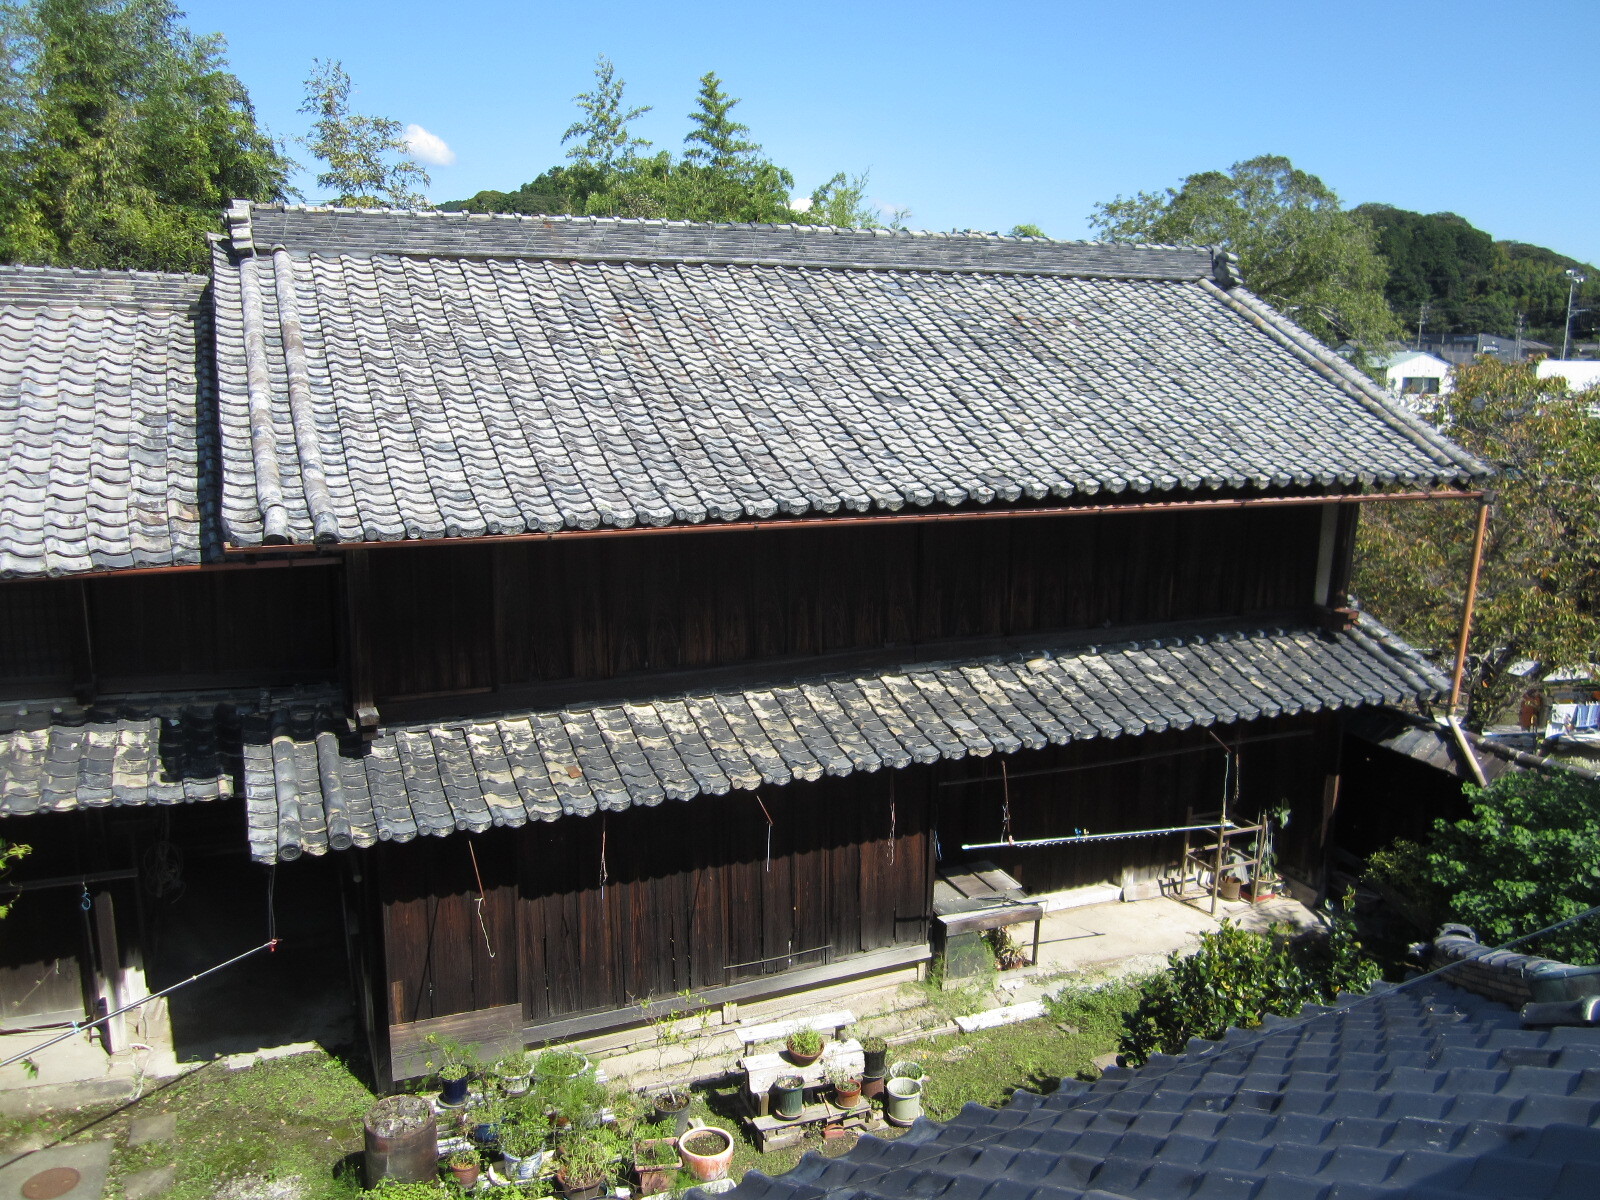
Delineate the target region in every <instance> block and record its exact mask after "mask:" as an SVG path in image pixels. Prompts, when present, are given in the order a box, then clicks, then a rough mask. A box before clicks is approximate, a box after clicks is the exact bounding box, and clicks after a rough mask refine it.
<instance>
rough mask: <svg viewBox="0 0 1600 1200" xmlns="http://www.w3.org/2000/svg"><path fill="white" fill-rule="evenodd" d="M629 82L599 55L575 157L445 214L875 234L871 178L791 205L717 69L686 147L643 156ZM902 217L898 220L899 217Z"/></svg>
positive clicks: (581, 98)
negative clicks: (817, 227) (632, 128)
mask: <svg viewBox="0 0 1600 1200" xmlns="http://www.w3.org/2000/svg"><path fill="white" fill-rule="evenodd" d="M623 88H624V84H623V81H622V80H620V79H618V78H616V72H615V68H614V67H613V65H612V63H611V61H610V60H609V59H608V58H606V57H605V56H604V55H602V56H601V57H600V59H599V61H598V63H597V65H596V68H595V84H594V88H593V90H592V91H588V92H581V93H579V95H578V96H577V97H575V99H576V101H577V104H578V107H579V110H580V113H581V115H580V117H579V119H578V120H577V121H576V122H574V123H573V124H572V125H571V126H570V127H569V128H568V129H567V131H566V134H565V135H564V136H563V138H562V140H563V141H576V142H577V144H576V145H574V146H572V147H571V148H569V149H568V151H567V157H568V158H569V159H570V160H571V162H570V163H568V164H567V165H565V166H558V167H552V168H550V170H548V171H545V172H544V173H543V174H542V175H540V176H539V177H538V178H536V179H534V180H531V181H530V182H528V183H525V184H523V185H522V186H521V187H520V188H517V189H515V190H514V191H509V192H505V191H494V190H485V191H481V192H479V193H478V194H477V195H475V196H472V197H471V198H470V199H467V200H453V201H450V202H449V203H446V204H442V205H440V207H441V208H442V209H444V210H445V211H448V212H480V213H489V212H512V213H527V214H540V213H549V214H570V215H577V216H594V217H655V218H663V219H667V220H674V221H753V222H785V223H800V224H825V225H841V226H851V227H857V228H874V227H877V226H878V225H879V224H880V222H879V220H878V215H877V211H876V209H875V208H874V207H873V206H872V205H871V204H870V203H869V202H868V201H867V199H866V183H867V177H866V175H865V174H864V173H863V174H860V175H854V176H851V175H846V174H844V173H842V172H841V173H840V174H837V175H835V176H833V177H832V178H831V179H829V180H828V181H827V182H826V183H824V184H822V185H821V186H820V187H818V188H817V189H816V190H815V191H813V192H812V193H811V202H810V205H809V206H804V207H805V211H800V210H797V209H793V208H790V207H789V204H790V192H791V191H792V190H793V188H794V177H793V176H792V175H791V174H790V173H789V172H788V171H786V170H784V169H783V168H782V167H780V166H778V165H777V164H776V163H774V162H772V161H771V160H770V159H768V158H766V157H765V156H764V155H763V154H762V152H761V147H760V145H758V144H757V143H756V142H754V141H752V140H751V139H750V138H749V136H748V135H749V133H750V129H749V127H748V126H747V125H745V124H743V123H742V122H740V121H738V120H736V119H735V118H734V116H733V110H734V108H735V106H736V105H738V103H739V100H738V99H737V98H736V97H733V96H730V95H729V94H728V93H727V92H726V91H724V90H723V86H722V80H720V79H719V78H718V77H717V75H716V73H715V72H708V73H707V74H706V75H704V76H702V77H701V79H700V91H699V94H698V96H697V98H696V105H695V110H694V112H692V113H690V114H689V122H690V130H689V133H688V136H686V137H685V138H684V147H685V148H684V151H683V153H682V155H681V156H680V157H678V158H674V157H673V156H672V154H671V153H670V152H668V151H661V152H659V153H656V154H651V155H641V154H639V153H638V151H640V150H644V149H646V148H647V147H648V146H649V143H648V142H646V141H644V140H643V139H640V138H636V137H634V136H633V135H632V134H631V133H630V132H629V129H628V127H629V123H630V122H631V121H633V120H635V119H636V118H638V117H640V116H642V115H644V114H645V113H646V112H649V111H650V109H649V107H648V106H643V107H637V108H630V107H628V105H627V104H626V102H625V100H624V98H623ZM903 215H904V214H901V216H900V217H897V218H896V219H897V220H900V219H903Z"/></svg>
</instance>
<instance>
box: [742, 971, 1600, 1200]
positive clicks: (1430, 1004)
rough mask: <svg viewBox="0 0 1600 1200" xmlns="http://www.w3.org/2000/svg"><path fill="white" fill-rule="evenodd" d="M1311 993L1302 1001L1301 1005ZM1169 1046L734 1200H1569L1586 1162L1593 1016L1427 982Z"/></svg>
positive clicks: (1594, 1121) (758, 1177)
mask: <svg viewBox="0 0 1600 1200" xmlns="http://www.w3.org/2000/svg"><path fill="white" fill-rule="evenodd" d="M1313 1012H1315V1010H1307V1014H1306V1015H1310V1014H1311V1013H1313ZM1267 1020H1268V1029H1267V1030H1266V1031H1265V1032H1251V1033H1246V1032H1242V1031H1240V1030H1230V1031H1229V1035H1228V1037H1227V1038H1226V1039H1224V1040H1223V1041H1221V1042H1203V1041H1199V1040H1198V1039H1197V1040H1196V1041H1193V1042H1190V1044H1189V1047H1190V1048H1189V1051H1188V1052H1187V1053H1186V1054H1184V1055H1182V1056H1179V1057H1176V1058H1166V1057H1161V1056H1158V1057H1156V1058H1154V1059H1152V1060H1151V1061H1150V1062H1149V1063H1148V1064H1146V1065H1145V1066H1144V1067H1142V1068H1140V1069H1138V1070H1132V1071H1129V1070H1116V1069H1113V1070H1111V1071H1108V1072H1107V1073H1106V1075H1105V1076H1104V1077H1103V1078H1102V1079H1100V1080H1099V1081H1097V1082H1095V1083H1093V1084H1088V1085H1084V1084H1081V1083H1077V1082H1074V1081H1072V1080H1067V1081H1064V1082H1063V1084H1062V1086H1061V1090H1060V1091H1058V1092H1055V1093H1053V1094H1051V1095H1047V1096H1037V1095H1034V1094H1032V1093H1028V1092H1018V1093H1016V1094H1015V1095H1014V1096H1013V1098H1012V1100H1011V1102H1010V1103H1009V1104H1007V1105H1006V1106H1005V1107H1004V1108H1001V1109H991V1108H985V1107H983V1106H982V1105H978V1104H968V1105H967V1106H966V1107H965V1108H963V1109H962V1110H961V1112H960V1114H959V1115H957V1116H956V1117H955V1118H953V1119H952V1120H950V1121H949V1122H947V1123H945V1124H944V1125H933V1124H930V1123H928V1122H921V1123H919V1124H918V1125H917V1126H916V1127H914V1128H913V1129H912V1130H911V1131H910V1132H909V1133H908V1134H907V1135H906V1136H905V1137H903V1138H901V1139H899V1140H898V1141H882V1140H879V1139H877V1138H873V1137H864V1138H862V1140H861V1141H860V1142H859V1143H858V1144H857V1145H856V1146H855V1148H854V1149H852V1150H851V1151H850V1152H849V1153H847V1154H845V1155H844V1156H843V1157H840V1158H836V1159H829V1158H824V1157H822V1156H821V1155H818V1154H815V1153H812V1154H807V1155H806V1156H805V1158H803V1159H801V1161H800V1164H799V1165H798V1166H797V1167H795V1168H794V1169H793V1170H792V1171H789V1172H788V1173H786V1174H784V1175H780V1176H778V1177H776V1178H769V1177H768V1176H765V1175H763V1174H761V1173H760V1172H757V1171H753V1172H750V1173H749V1174H747V1175H746V1176H745V1177H744V1180H743V1182H742V1183H741V1184H740V1185H739V1186H738V1187H736V1188H735V1189H734V1190H733V1191H732V1192H730V1193H728V1194H729V1195H730V1196H732V1197H735V1198H736V1200H821V1198H822V1197H824V1196H826V1197H831V1198H834V1200H902V1198H903V1197H907V1196H942V1197H949V1198H950V1200H956V1198H957V1197H960V1198H962V1200H966V1198H969V1197H970V1198H973V1200H976V1198H977V1197H980V1196H981V1197H984V1198H985V1200H1012V1198H1015V1200H1024V1198H1026V1200H1119V1198H1121V1200H1171V1198H1173V1197H1179V1196H1182V1197H1193V1198H1195V1200H1200V1198H1202V1197H1203V1198H1206V1200H1379V1198H1385V1200H1392V1198H1398V1197H1407V1198H1408V1200H1467V1198H1468V1197H1495V1198H1505V1200H1511V1198H1513V1197H1514V1198H1515V1200H1580V1198H1587V1197H1591V1196H1594V1195H1595V1193H1596V1180H1597V1179H1600V1029H1596V1028H1564V1027H1556V1028H1550V1029H1524V1028H1522V1023H1521V1021H1520V1020H1519V1018H1518V1016H1517V1015H1516V1014H1515V1013H1514V1012H1513V1011H1512V1010H1510V1009H1509V1008H1507V1007H1505V1006H1504V1005H1501V1004H1497V1003H1495V1002H1493V1001H1490V1000H1485V999H1482V998H1480V997H1479V996H1476V995H1473V994H1472V993H1470V992H1466V991H1461V990H1459V989H1457V988H1453V987H1449V986H1447V985H1445V984H1442V983H1438V982H1433V981H1429V982H1427V983H1424V984H1421V985H1419V986H1416V987H1407V988H1403V989H1397V990H1391V991H1386V992H1383V993H1381V994H1377V995H1374V996H1372V997H1362V998H1344V999H1342V1000H1341V1003H1340V1005H1339V1006H1338V1007H1336V1008H1335V1009H1334V1010H1333V1011H1329V1012H1324V1013H1322V1015H1320V1016H1315V1017H1314V1018H1313V1019H1310V1020H1307V1019H1305V1016H1304V1015H1303V1016H1302V1017H1300V1018H1295V1019H1294V1020H1292V1021H1285V1020H1283V1019H1282V1018H1275V1017H1269V1018H1267Z"/></svg>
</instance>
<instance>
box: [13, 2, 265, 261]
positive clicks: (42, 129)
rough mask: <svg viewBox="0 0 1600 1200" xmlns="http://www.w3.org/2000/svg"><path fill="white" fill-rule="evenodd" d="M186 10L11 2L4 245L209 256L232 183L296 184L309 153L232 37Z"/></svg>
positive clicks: (234, 188) (133, 257)
mask: <svg viewBox="0 0 1600 1200" xmlns="http://www.w3.org/2000/svg"><path fill="white" fill-rule="evenodd" d="M178 16H179V14H178V12H177V10H176V9H175V8H174V7H173V5H172V4H171V3H170V0H34V2H33V3H29V4H25V5H22V6H18V7H9V8H5V9H3V10H0V42H3V46H4V53H5V64H4V68H3V71H0V257H3V258H4V259H5V260H6V261H8V262H28V263H42V264H53V265H59V266H81V267H110V268H120V269H141V268H142V269H154V270H198V269H203V267H204V265H205V263H206V260H207V247H206V243H205V237H204V235H205V234H206V233H207V232H208V231H211V230H214V229H219V228H220V227H221V212H222V210H223V208H224V207H225V206H226V204H227V202H228V201H229V200H230V199H232V198H234V197H246V198H249V199H255V200H278V199H284V198H286V197H287V195H288V192H289V189H288V183H287V180H288V175H289V171H290V170H291V169H292V167H293V165H294V164H293V163H292V162H290V161H289V160H288V159H287V158H286V157H285V156H284V155H283V154H282V152H281V151H280V149H279V147H278V146H277V144H276V143H274V142H273V140H272V139H271V137H270V136H269V135H268V134H267V133H266V131H265V130H263V129H261V128H260V127H259V126H258V124H257V123H256V119H255V112H254V110H253V108H252V107H251V105H250V99H249V96H248V94H247V93H246V91H245V89H244V85H243V84H241V83H240V82H239V80H238V79H237V78H236V77H235V76H233V75H232V74H230V73H228V71H227V70H226V69H225V68H226V65H227V63H226V60H225V59H224V57H223V50H224V45H223V41H222V39H221V38H220V37H219V36H217V35H211V36H208V37H196V36H195V35H193V34H192V33H190V32H189V30H187V29H186V28H184V27H183V26H182V25H181V24H179V21H178Z"/></svg>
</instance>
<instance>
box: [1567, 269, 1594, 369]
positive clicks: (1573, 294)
mask: <svg viewBox="0 0 1600 1200" xmlns="http://www.w3.org/2000/svg"><path fill="white" fill-rule="evenodd" d="M1567 278H1568V279H1570V280H1571V281H1572V282H1571V283H1569V284H1568V285H1567V324H1566V329H1565V331H1564V333H1563V334H1562V337H1561V357H1562V358H1563V359H1565V358H1566V357H1567V351H1568V350H1569V349H1571V347H1572V318H1573V315H1574V309H1573V307H1572V304H1573V302H1574V301H1575V300H1577V298H1578V289H1579V288H1580V287H1582V286H1583V285H1584V284H1586V283H1588V282H1589V277H1588V276H1587V275H1584V274H1583V273H1581V272H1579V271H1575V270H1573V269H1572V268H1571V267H1568V268H1567ZM1576 311H1577V312H1587V311H1588V310H1587V309H1577V310H1576Z"/></svg>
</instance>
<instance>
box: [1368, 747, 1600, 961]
mask: <svg viewBox="0 0 1600 1200" xmlns="http://www.w3.org/2000/svg"><path fill="white" fill-rule="evenodd" d="M1463 791H1464V792H1465V793H1466V796H1467V799H1468V801H1469V802H1470V803H1471V805H1472V815H1471V816H1470V817H1468V818H1467V819H1466V820H1463V821H1437V822H1435V823H1434V827H1433V836H1432V837H1431V838H1430V839H1429V842H1428V844H1427V845H1425V846H1419V845H1417V844H1416V843H1414V842H1396V843H1395V844H1394V845H1393V846H1390V847H1389V848H1388V849H1387V850H1384V851H1380V852H1379V853H1378V854H1375V855H1373V856H1372V860H1371V863H1370V864H1369V868H1368V876H1369V878H1371V879H1372V880H1373V882H1375V883H1377V884H1378V885H1380V886H1382V887H1385V888H1387V889H1388V890H1389V891H1391V892H1392V893H1395V894H1398V896H1399V897H1401V899H1402V901H1403V902H1405V903H1409V904H1412V905H1414V906H1415V915H1416V917H1417V919H1419V920H1420V921H1423V922H1425V923H1426V924H1428V925H1429V926H1431V928H1430V929H1429V932H1432V930H1433V929H1436V928H1437V927H1438V923H1439V922H1440V921H1444V920H1450V921H1460V922H1462V923H1463V924H1466V925H1470V926H1472V928H1473V929H1474V930H1475V931H1476V932H1477V934H1478V936H1479V937H1480V938H1482V939H1483V941H1484V942H1485V943H1486V944H1488V945H1495V946H1498V945H1501V944H1503V943H1505V942H1508V941H1510V940H1512V939H1513V938H1517V937H1520V936H1522V935H1523V934H1526V933H1531V932H1533V931H1534V930H1535V929H1543V928H1545V927H1546V926H1548V925H1554V924H1555V923H1556V922H1557V921H1561V920H1563V919H1565V918H1567V917H1571V916H1576V915H1577V914H1578V913H1581V912H1583V911H1584V910H1585V909H1587V908H1591V907H1593V906H1595V905H1597V904H1600V784H1597V783H1596V782H1594V781H1593V780H1588V779H1582V778H1580V777H1578V776H1576V775H1568V774H1566V773H1559V774H1558V773H1550V774H1545V773H1543V772H1535V771H1522V772H1509V773H1507V774H1505V775H1502V776H1501V777H1500V778H1499V779H1497V780H1495V781H1494V782H1493V783H1492V784H1490V785H1489V786H1488V787H1487V788H1479V787H1471V786H1468V787H1465V788H1463ZM1517 949H1519V950H1521V951H1523V952H1525V953H1529V954H1543V955H1547V956H1549V957H1551V958H1557V959H1562V960H1564V961H1566V962H1574V963H1582V964H1590V963H1595V962H1597V961H1600V923H1594V922H1583V923H1580V924H1578V925H1574V926H1571V927H1569V928H1567V929H1563V930H1561V931H1559V932H1557V933H1553V934H1550V935H1549V936H1547V937H1543V938H1540V939H1538V940H1537V941H1533V942H1529V943H1526V944H1524V945H1521V946H1519V947H1517Z"/></svg>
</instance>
